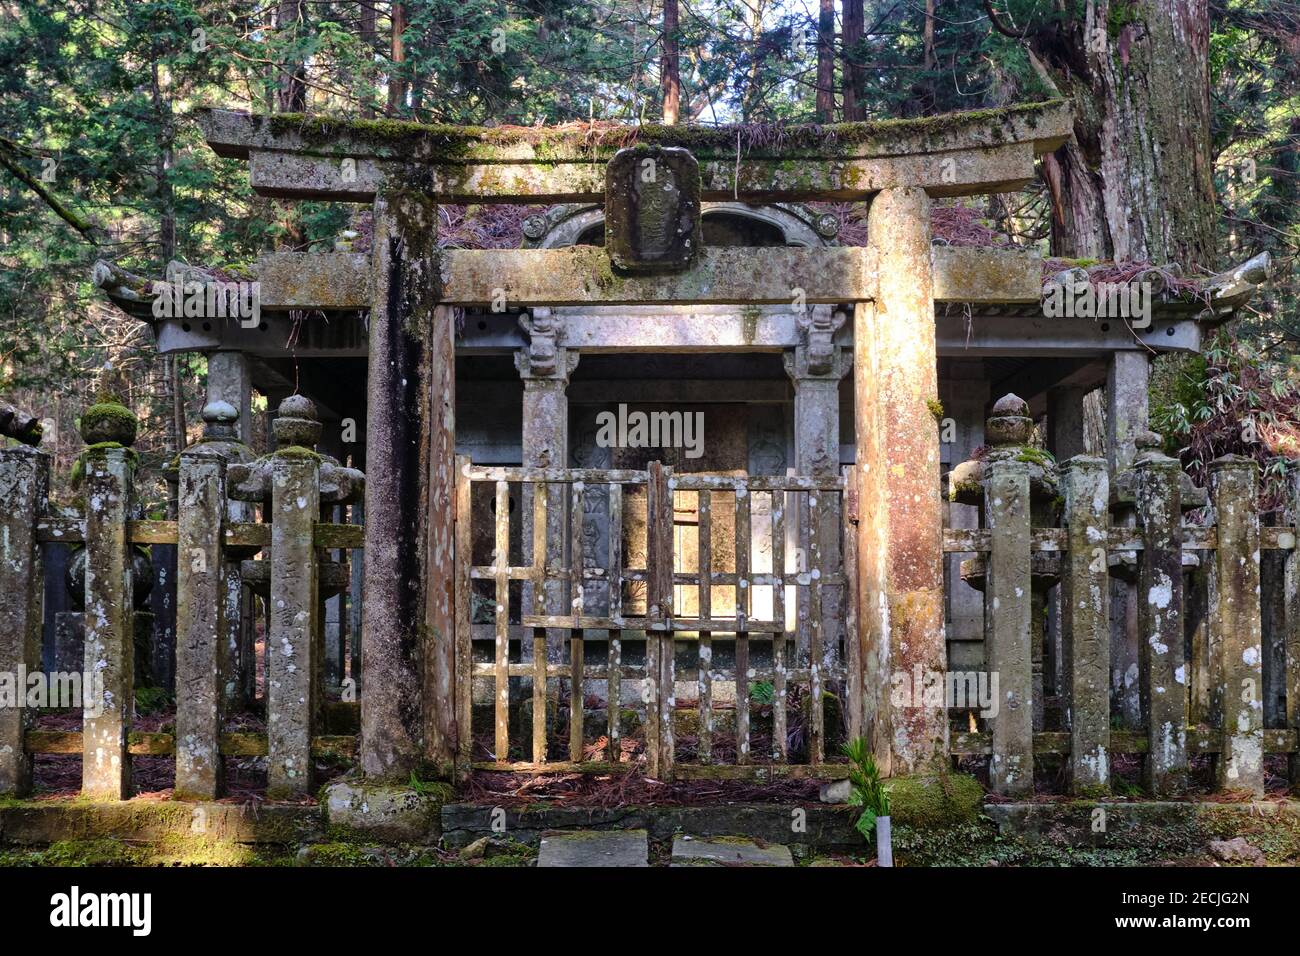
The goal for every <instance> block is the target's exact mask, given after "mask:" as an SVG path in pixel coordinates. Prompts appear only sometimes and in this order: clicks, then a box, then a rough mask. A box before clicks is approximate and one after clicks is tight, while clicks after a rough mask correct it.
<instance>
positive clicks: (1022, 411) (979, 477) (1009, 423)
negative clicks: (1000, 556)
mask: <svg viewBox="0 0 1300 956" xmlns="http://www.w3.org/2000/svg"><path fill="white" fill-rule="evenodd" d="M991 412H992V414H991V415H990V416H989V417H988V418H987V419H985V421H984V438H985V441H987V442H988V444H987V445H986V446H985V447H984V449H982V453H977V454H976V456H975V457H973V458H971V459H970V460H969V461H963V462H962V463H961V464H959V465H955V466H954V467H953V469H952V471H950V472H949V473H948V500H950V501H952V502H954V503H956V504H961V505H976V506H982V505H983V504H984V483H985V481H986V480H987V478H988V474H989V465H990V464H991V463H992V462H995V461H1020V462H1024V463H1025V464H1026V465H1028V466H1029V494H1030V500H1031V502H1032V503H1033V505H1034V507H1035V508H1038V507H1040V506H1044V505H1050V504H1051V503H1052V502H1054V501H1055V500H1056V498H1057V495H1058V493H1059V480H1058V476H1057V470H1056V460H1055V459H1054V458H1053V457H1052V455H1051V454H1050V453H1049V452H1047V451H1046V450H1044V449H1042V448H1039V447H1038V446H1037V445H1035V444H1033V439H1034V420H1033V418H1032V417H1030V414H1029V403H1028V402H1026V401H1025V400H1024V399H1023V398H1021V397H1020V396H1019V395H1016V394H1014V393H1010V394H1007V395H1004V396H1002V398H1000V399H998V400H997V401H996V402H994V403H993V408H992V409H991ZM1039 520H1043V521H1046V520H1048V516H1046V515H1042V516H1040V517H1039Z"/></svg>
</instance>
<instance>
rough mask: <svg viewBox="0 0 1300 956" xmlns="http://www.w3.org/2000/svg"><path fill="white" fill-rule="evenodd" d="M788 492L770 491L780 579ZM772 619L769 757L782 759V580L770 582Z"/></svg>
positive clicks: (785, 683) (785, 744)
mask: <svg viewBox="0 0 1300 956" xmlns="http://www.w3.org/2000/svg"><path fill="white" fill-rule="evenodd" d="M788 497H789V496H788V495H787V493H786V492H784V491H774V492H772V573H773V574H774V575H777V576H778V579H779V581H780V582H784V579H785V509H786V499H787V498H788ZM772 620H773V621H775V622H776V623H777V624H778V625H780V629H779V630H777V631H774V632H773V633H772V759H773V760H775V761H776V762H778V763H785V761H786V760H788V759H789V757H790V753H789V747H790V725H789V711H788V707H787V702H788V700H789V694H790V688H789V679H788V678H789V662H788V661H787V660H786V650H787V646H786V635H785V584H784V583H777V584H773V585H772Z"/></svg>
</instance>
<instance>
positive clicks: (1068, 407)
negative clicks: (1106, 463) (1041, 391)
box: [1047, 386, 1088, 462]
mask: <svg viewBox="0 0 1300 956" xmlns="http://www.w3.org/2000/svg"><path fill="white" fill-rule="evenodd" d="M1087 394H1088V389H1086V388H1076V387H1074V386H1067V387H1064V388H1049V389H1048V390H1047V450H1048V451H1050V452H1051V453H1052V454H1053V455H1054V456H1056V460H1057V461H1060V462H1063V461H1066V460H1067V459H1070V458H1073V457H1075V456H1076V455H1085V454H1087V451H1086V450H1085V449H1084V447H1083V399H1084V396H1085V395H1087Z"/></svg>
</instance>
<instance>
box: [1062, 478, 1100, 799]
mask: <svg viewBox="0 0 1300 956" xmlns="http://www.w3.org/2000/svg"><path fill="white" fill-rule="evenodd" d="M1061 484H1062V487H1063V492H1064V495H1065V515H1064V523H1065V526H1066V532H1067V534H1068V536H1069V550H1068V551H1067V552H1066V555H1065V562H1064V565H1063V566H1062V568H1061V621H1062V624H1061V630H1062V633H1063V637H1064V643H1065V647H1064V653H1063V655H1062V656H1063V658H1064V659H1063V661H1062V667H1063V670H1064V675H1063V680H1062V686H1063V688H1064V693H1065V698H1066V709H1067V712H1068V713H1069V717H1070V740H1071V745H1070V764H1069V777H1070V789H1071V791H1072V792H1073V793H1075V794H1080V795H1084V794H1090V793H1093V792H1095V791H1098V790H1105V789H1106V788H1108V787H1109V786H1110V752H1111V751H1110V575H1109V571H1108V568H1107V564H1106V549H1105V546H1104V544H1101V543H1099V542H1105V541H1106V536H1107V533H1108V526H1109V522H1110V508H1109V500H1110V478H1109V473H1108V472H1107V468H1106V461H1105V459H1103V458H1090V457H1086V456H1084V455H1079V456H1076V457H1074V458H1071V459H1070V460H1069V461H1068V462H1066V465H1065V467H1064V469H1063V471H1062V474H1061Z"/></svg>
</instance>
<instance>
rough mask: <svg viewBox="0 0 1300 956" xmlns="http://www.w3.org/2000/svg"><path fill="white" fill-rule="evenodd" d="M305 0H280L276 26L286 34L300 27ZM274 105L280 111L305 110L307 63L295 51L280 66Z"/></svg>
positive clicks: (301, 111)
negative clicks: (277, 93) (277, 92)
mask: <svg viewBox="0 0 1300 956" xmlns="http://www.w3.org/2000/svg"><path fill="white" fill-rule="evenodd" d="M306 15H307V10H306V0H280V6H279V9H278V13H277V15H276V28H277V29H278V30H279V32H280V33H282V34H284V35H286V36H288V35H290V34H289V31H290V30H293V31H294V34H293V35H294V37H295V39H296V31H298V30H299V29H302V28H303V26H304V25H305V22H306ZM276 105H277V106H278V107H279V110H280V112H281V113H305V112H306V111H307V64H305V63H304V62H303V61H302V58H301V57H300V56H299V55H298V54H297V53H296V52H295V53H294V55H293V56H291V57H287V58H286V59H285V61H284V63H283V64H281V66H280V81H279V95H278V97H277V100H276Z"/></svg>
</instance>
